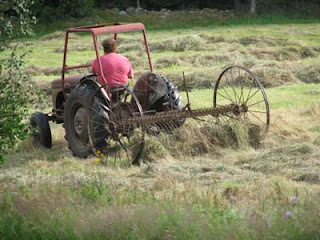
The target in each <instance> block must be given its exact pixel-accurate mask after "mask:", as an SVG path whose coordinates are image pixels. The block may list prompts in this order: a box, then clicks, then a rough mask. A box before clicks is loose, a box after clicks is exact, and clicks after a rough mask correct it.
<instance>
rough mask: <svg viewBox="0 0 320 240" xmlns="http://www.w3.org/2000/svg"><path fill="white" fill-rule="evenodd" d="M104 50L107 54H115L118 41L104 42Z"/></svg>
mask: <svg viewBox="0 0 320 240" xmlns="http://www.w3.org/2000/svg"><path fill="white" fill-rule="evenodd" d="M102 46H103V50H104V52H105V53H111V52H115V51H116V48H117V44H116V40H114V39H113V38H108V39H105V40H103V41H102Z"/></svg>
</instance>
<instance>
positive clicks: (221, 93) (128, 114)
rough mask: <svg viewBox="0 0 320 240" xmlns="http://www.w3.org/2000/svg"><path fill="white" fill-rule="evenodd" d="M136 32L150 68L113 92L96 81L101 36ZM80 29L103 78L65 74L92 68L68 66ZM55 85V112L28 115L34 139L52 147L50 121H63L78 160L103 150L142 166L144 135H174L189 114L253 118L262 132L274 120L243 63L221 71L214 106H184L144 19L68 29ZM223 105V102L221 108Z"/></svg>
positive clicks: (227, 118)
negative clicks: (155, 59) (156, 62)
mask: <svg viewBox="0 0 320 240" xmlns="http://www.w3.org/2000/svg"><path fill="white" fill-rule="evenodd" d="M133 31H138V32H142V34H143V40H144V44H145V49H146V55H147V58H148V62H149V68H150V69H149V71H148V72H145V73H144V74H142V75H141V76H139V78H138V80H137V81H136V83H135V85H134V87H133V89H132V90H131V89H129V88H128V87H125V86H119V87H118V88H115V89H114V88H112V90H110V89H111V88H109V87H108V86H107V85H101V84H99V82H98V80H97V79H98V77H101V78H103V79H104V74H103V69H102V66H101V62H100V58H99V56H100V54H99V48H98V36H99V35H102V34H114V39H115V40H117V37H118V34H119V33H122V32H133ZM79 32H85V33H89V34H91V36H92V39H93V44H94V49H95V53H96V58H97V62H98V65H99V68H100V73H101V76H97V75H93V74H88V75H80V76H69V77H66V76H65V75H66V72H67V71H68V70H72V69H79V68H84V69H86V68H88V67H90V66H91V64H82V65H74V66H68V65H67V53H68V40H69V38H70V34H72V33H79ZM104 80H105V79H104ZM105 82H106V81H105ZM51 88H52V104H53V109H52V114H44V113H40V112H36V113H33V114H32V116H31V118H30V123H31V127H32V128H33V131H32V132H33V140H34V141H35V142H37V143H39V144H41V145H42V146H45V147H47V148H50V147H51V145H52V139H51V130H50V126H49V121H52V122H55V123H57V124H62V123H63V126H64V128H65V132H66V135H65V138H66V140H67V141H68V147H69V149H70V150H71V151H72V153H73V154H74V155H75V156H78V157H80V158H86V157H88V156H89V155H90V154H92V153H93V154H96V155H102V154H103V155H105V156H106V157H108V158H109V159H111V160H114V161H116V160H117V159H119V158H126V159H128V160H129V162H131V163H133V164H138V163H139V159H140V157H141V154H142V152H143V148H144V145H145V141H144V139H145V134H146V133H147V134H152V135H157V134H159V133H160V132H166V133H171V132H172V131H174V129H177V128H179V127H181V126H182V125H183V124H184V123H185V121H186V119H188V118H194V119H199V118H201V117H204V116H210V117H212V118H215V119H217V118H220V119H224V120H226V121H229V120H234V119H236V120H245V121H249V120H250V121H251V122H252V120H253V122H254V124H255V125H257V126H259V127H260V129H261V132H266V131H267V130H268V127H269V121H270V120H269V118H270V113H269V104H268V101H267V97H266V94H265V91H264V88H263V86H262V84H261V83H260V80H259V79H258V78H257V77H256V76H255V75H254V74H253V73H252V72H250V71H249V70H247V69H245V68H243V67H239V66H232V67H229V68H227V69H226V70H224V71H223V72H222V73H221V75H220V76H219V78H218V80H217V82H216V84H215V87H214V91H213V92H214V95H213V105H212V107H211V108H205V109H196V110H191V107H190V104H189V103H188V104H187V105H186V106H185V107H184V106H183V105H182V102H181V97H180V95H179V93H178V91H177V88H176V87H175V86H174V85H173V84H172V83H171V81H170V80H169V79H168V78H166V77H165V76H162V75H160V74H156V73H154V72H153V66H152V62H151V57H150V51H149V45H148V41H147V37H146V30H145V26H144V25H143V24H141V23H130V24H119V23H116V24H103V25H98V26H88V27H76V28H70V29H68V30H67V31H66V35H65V45H64V57H63V65H62V77H61V79H57V80H54V81H52V82H51ZM114 94H116V95H117V96H119V97H118V98H117V100H116V101H111V97H110V96H111V95H114ZM252 100H253V101H254V102H252ZM220 103H223V105H222V106H220V105H221V104H220ZM258 115H259V116H258ZM254 119H255V121H254ZM257 119H258V120H257Z"/></svg>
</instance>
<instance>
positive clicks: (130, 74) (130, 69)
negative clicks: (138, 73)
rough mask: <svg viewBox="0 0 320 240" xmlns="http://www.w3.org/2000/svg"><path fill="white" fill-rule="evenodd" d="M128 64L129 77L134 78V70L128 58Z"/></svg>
mask: <svg viewBox="0 0 320 240" xmlns="http://www.w3.org/2000/svg"><path fill="white" fill-rule="evenodd" d="M128 64H129V72H128V78H130V79H132V78H133V70H132V65H131V63H130V61H129V60H128Z"/></svg>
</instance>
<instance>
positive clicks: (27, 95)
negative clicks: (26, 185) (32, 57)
mask: <svg viewBox="0 0 320 240" xmlns="http://www.w3.org/2000/svg"><path fill="white" fill-rule="evenodd" d="M23 58H24V55H22V56H17V55H16V54H15V53H14V52H12V53H11V56H10V59H9V60H7V61H5V62H4V64H3V66H4V71H3V73H2V75H0V102H1V104H0V116H1V118H0V155H1V153H3V152H7V151H8V150H9V149H11V148H12V147H14V146H15V144H16V143H17V140H19V139H24V138H25V137H26V136H27V133H28V127H27V123H26V119H27V117H28V107H29V106H30V104H31V103H32V98H33V95H34V89H35V88H34V86H33V85H32V84H31V83H30V78H29V77H28V76H27V75H26V74H25V73H24V61H23ZM1 158H2V161H3V160H4V158H3V157H1ZM0 163H1V161H0Z"/></svg>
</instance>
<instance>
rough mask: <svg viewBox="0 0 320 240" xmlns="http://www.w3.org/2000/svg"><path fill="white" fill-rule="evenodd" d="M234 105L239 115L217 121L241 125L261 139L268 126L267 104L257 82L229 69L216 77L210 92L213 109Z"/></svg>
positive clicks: (243, 71) (244, 72)
mask: <svg viewBox="0 0 320 240" xmlns="http://www.w3.org/2000/svg"><path fill="white" fill-rule="evenodd" d="M228 104H234V105H237V106H238V109H239V111H236V112H230V113H227V114H220V115H219V118H218V119H219V121H221V122H222V123H226V124H228V123H229V122H230V121H234V120H236V121H241V122H243V123H245V124H248V125H249V126H250V127H254V128H255V129H256V130H257V131H259V132H260V134H259V135H261V136H265V134H266V133H267V131H268V129H269V124H270V111H269V102H268V99H267V95H266V93H265V90H264V88H263V86H262V84H261V82H260V80H259V78H258V77H257V76H256V75H255V74H253V73H252V72H251V71H249V70H248V69H246V68H244V67H240V66H231V67H228V68H227V69H225V70H224V71H223V72H222V73H221V74H220V76H219V78H218V81H217V82H216V85H215V88H214V96H213V106H214V107H218V106H221V105H228Z"/></svg>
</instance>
